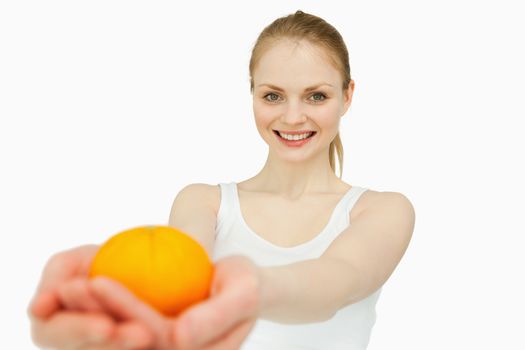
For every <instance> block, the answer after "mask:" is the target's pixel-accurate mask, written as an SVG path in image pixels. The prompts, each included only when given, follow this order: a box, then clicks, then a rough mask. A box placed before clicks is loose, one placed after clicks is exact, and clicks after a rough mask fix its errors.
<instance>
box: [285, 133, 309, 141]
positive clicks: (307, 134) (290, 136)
mask: <svg viewBox="0 0 525 350" xmlns="http://www.w3.org/2000/svg"><path fill="white" fill-rule="evenodd" d="M278 133H279V135H280V136H281V137H282V138H283V139H287V140H290V141H292V140H293V141H297V140H303V139H305V138H307V137H309V136H310V135H312V134H313V132H309V133H306V134H301V135H288V134H283V133H281V132H279V131H278Z"/></svg>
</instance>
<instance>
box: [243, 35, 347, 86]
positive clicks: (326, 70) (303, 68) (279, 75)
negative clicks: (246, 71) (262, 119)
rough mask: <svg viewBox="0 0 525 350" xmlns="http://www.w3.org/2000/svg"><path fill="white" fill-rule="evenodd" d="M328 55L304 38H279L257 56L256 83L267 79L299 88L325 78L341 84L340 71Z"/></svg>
mask: <svg viewBox="0 0 525 350" xmlns="http://www.w3.org/2000/svg"><path fill="white" fill-rule="evenodd" d="M327 55H328V54H327V53H326V52H325V50H323V49H322V48H320V47H318V46H315V45H312V44H310V43H308V42H306V41H299V42H297V41H291V40H282V41H279V42H277V43H275V44H273V45H272V46H271V47H270V48H269V49H268V50H266V52H265V53H264V54H263V55H262V56H261V58H260V59H259V62H258V64H257V67H256V68H255V70H254V72H253V79H254V82H255V85H257V84H261V83H269V84H274V85H277V86H280V87H283V88H298V87H303V86H312V85H314V84H317V83H319V82H326V83H329V84H332V85H333V86H340V85H341V84H342V77H341V74H340V72H339V71H338V70H337V69H336V68H335V67H334V65H333V63H332V62H331V60H330V59H329V58H328V56H327Z"/></svg>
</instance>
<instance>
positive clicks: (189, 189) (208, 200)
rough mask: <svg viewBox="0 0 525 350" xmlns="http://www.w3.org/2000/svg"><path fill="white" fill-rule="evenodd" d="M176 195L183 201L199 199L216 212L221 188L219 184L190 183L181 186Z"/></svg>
mask: <svg viewBox="0 0 525 350" xmlns="http://www.w3.org/2000/svg"><path fill="white" fill-rule="evenodd" d="M177 197H178V198H182V199H183V200H184V201H192V202H193V201H199V202H201V203H203V204H205V205H207V206H210V207H211V208H212V209H213V210H214V212H215V213H217V212H218V209H219V205H220V201H221V189H220V187H219V185H210V184H205V183H191V184H188V185H186V186H185V187H183V188H182V189H181V190H180V191H179V193H178V194H177Z"/></svg>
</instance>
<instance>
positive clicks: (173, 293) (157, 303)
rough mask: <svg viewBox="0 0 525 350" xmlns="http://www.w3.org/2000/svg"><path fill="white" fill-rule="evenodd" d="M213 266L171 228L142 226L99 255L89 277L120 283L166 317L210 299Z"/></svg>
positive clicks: (187, 238) (115, 239) (109, 244)
mask: <svg viewBox="0 0 525 350" xmlns="http://www.w3.org/2000/svg"><path fill="white" fill-rule="evenodd" d="M212 275H213V265H212V263H211V262H210V260H209V258H208V254H207V253H206V251H205V250H204V248H203V247H202V246H201V245H200V244H199V243H198V242H197V241H195V240H194V239H193V238H191V237H190V236H189V235H187V234H186V233H184V232H182V231H180V230H178V229H176V228H173V227H169V226H140V227H136V228H132V229H128V230H126V231H122V232H120V233H117V234H115V235H114V236H112V237H111V238H110V239H109V240H107V241H106V242H105V243H104V244H103V245H102V246H101V247H100V249H99V250H98V251H97V253H96V255H95V257H94V258H93V261H92V263H91V266H90V271H89V277H90V278H93V277H95V276H104V277H108V278H111V279H113V280H116V281H117V282H120V283H121V284H123V285H124V286H126V287H127V288H128V289H129V290H130V291H131V292H133V293H134V294H135V295H136V296H137V297H138V298H140V299H141V300H143V301H144V302H146V303H148V304H149V305H151V306H153V307H154V308H155V309H157V310H158V311H160V312H161V313H162V314H164V315H166V316H174V315H177V314H178V313H180V312H181V311H182V310H184V309H185V308H187V307H188V306H190V305H192V304H194V303H197V302H199V301H201V300H204V299H206V298H207V297H208V296H209V289H210V285H211V279H212Z"/></svg>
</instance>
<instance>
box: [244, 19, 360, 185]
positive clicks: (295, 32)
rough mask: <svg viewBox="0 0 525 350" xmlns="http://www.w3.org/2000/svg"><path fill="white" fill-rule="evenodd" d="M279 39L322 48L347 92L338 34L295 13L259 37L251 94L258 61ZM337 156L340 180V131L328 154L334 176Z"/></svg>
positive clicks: (345, 62) (345, 66) (345, 64)
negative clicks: (300, 41)
mask: <svg viewBox="0 0 525 350" xmlns="http://www.w3.org/2000/svg"><path fill="white" fill-rule="evenodd" d="M282 39H292V40H307V41H308V42H309V43H311V44H314V45H317V46H319V47H321V48H323V49H325V51H326V53H328V55H327V57H328V58H329V59H330V61H331V63H332V64H333V65H334V66H335V67H336V69H338V70H339V72H340V73H341V75H342V78H343V79H342V80H343V86H342V89H343V90H347V89H348V87H349V85H350V81H351V76H350V64H349V58H348V50H347V48H346V45H345V42H344V40H343V38H342V36H341V34H339V32H338V31H337V30H336V29H335V28H334V27H333V26H332V25H330V24H329V23H328V22H326V21H325V20H324V19H322V18H320V17H317V16H314V15H311V14H308V13H305V12H303V11H300V10H299V11H297V12H295V13H294V14H291V15H288V16H285V17H281V18H278V19H276V20H275V21H273V22H272V23H271V24H270V25H268V26H267V27H266V28H264V29H263V31H262V32H261V34H259V37H258V38H257V41H256V42H255V45H254V47H253V49H252V56H251V58H250V67H249V70H250V91H251V92H252V93H253V87H254V86H253V72H254V70H255V68H256V66H257V64H258V63H259V60H260V58H261V57H262V55H263V54H264V53H265V52H266V51H267V50H268V49H269V48H270V47H271V46H272V44H274V43H276V42H277V41H279V40H282ZM336 153H337V157H338V160H339V173H340V176H339V178H342V176H343V154H344V152H343V144H342V142H341V137H340V135H339V132H338V133H337V135H336V137H335V139H334V140H333V141H332V142H331V143H330V148H329V151H328V157H329V160H330V167H331V168H332V170H333V171H334V173H336V170H335V154H336Z"/></svg>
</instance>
